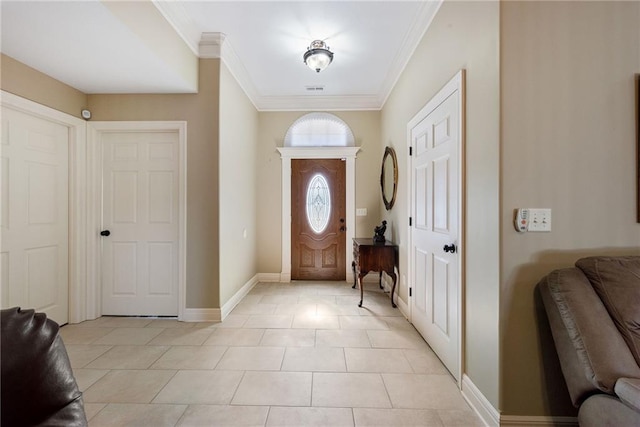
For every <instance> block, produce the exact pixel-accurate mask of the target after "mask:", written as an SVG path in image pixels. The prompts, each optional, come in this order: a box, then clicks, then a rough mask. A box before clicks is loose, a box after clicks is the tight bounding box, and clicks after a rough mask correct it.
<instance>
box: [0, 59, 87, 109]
mask: <svg viewBox="0 0 640 427" xmlns="http://www.w3.org/2000/svg"><path fill="white" fill-rule="evenodd" d="M0 88H2V90H4V91H7V92H11V93H13V94H14V95H18V96H21V97H23V98H26V99H29V100H31V101H33V102H37V103H38V104H42V105H46V106H47V107H50V108H53V109H55V110H58V111H62V112H64V113H67V114H70V115H72V116H74V117H78V118H80V112H81V111H82V109H83V108H85V107H86V106H87V95H85V94H84V93H82V92H80V91H79V90H77V89H74V88H72V87H71V86H67V85H66V84H64V83H61V82H60V81H58V80H55V79H53V78H51V77H49V76H47V75H46V74H43V73H41V72H40V71H37V70H34V69H33V68H30V67H27V66H26V65H24V64H23V63H21V62H18V61H16V60H15V59H13V58H11V57H9V56H6V55H4V54H1V55H0Z"/></svg>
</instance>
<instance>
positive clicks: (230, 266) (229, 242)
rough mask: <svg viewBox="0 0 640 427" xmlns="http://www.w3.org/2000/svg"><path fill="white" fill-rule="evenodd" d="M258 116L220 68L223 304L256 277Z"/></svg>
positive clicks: (226, 73) (239, 89)
mask: <svg viewBox="0 0 640 427" xmlns="http://www.w3.org/2000/svg"><path fill="white" fill-rule="evenodd" d="M257 156H258V111H257V110H256V108H255V107H254V106H253V104H252V103H251V101H250V100H249V98H247V96H246V94H245V93H244V92H243V90H242V88H241V87H240V86H239V85H238V83H237V81H236V80H235V78H234V77H233V75H231V73H230V72H229V70H228V69H227V67H226V65H224V64H222V66H221V67H220V157H219V162H220V178H219V179H220V248H221V250H220V304H221V305H224V304H225V303H226V302H227V301H228V300H229V299H230V298H231V297H232V296H233V295H234V294H235V293H236V292H238V291H239V290H240V288H242V286H243V285H244V284H245V283H247V282H248V281H249V280H250V279H251V278H252V277H254V276H255V275H256V273H258V270H257V252H256V246H257V243H256V231H257V227H256V219H257V215H259V211H258V209H256V197H257V190H256V187H257V183H258V178H257V170H256V164H257Z"/></svg>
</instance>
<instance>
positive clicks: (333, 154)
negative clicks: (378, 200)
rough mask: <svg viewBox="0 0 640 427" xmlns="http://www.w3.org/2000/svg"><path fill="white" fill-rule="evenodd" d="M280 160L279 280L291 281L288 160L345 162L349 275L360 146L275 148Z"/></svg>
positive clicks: (289, 176) (346, 272)
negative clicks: (280, 236)
mask: <svg viewBox="0 0 640 427" xmlns="http://www.w3.org/2000/svg"><path fill="white" fill-rule="evenodd" d="M277 150H278V152H279V153H280V157H281V158H282V193H281V194H282V268H281V270H282V271H281V273H280V281H281V282H284V283H288V282H290V281H291V160H292V159H344V160H345V161H346V163H347V164H346V171H345V180H346V193H345V198H346V205H345V206H346V216H347V217H346V221H347V225H346V226H347V230H346V232H347V236H346V248H345V249H346V251H345V255H346V262H345V274H346V276H345V277H347V278H348V277H349V274H350V273H351V263H352V262H353V251H352V250H350V249H351V245H352V241H353V238H354V237H355V228H356V227H355V225H356V209H355V206H356V156H357V154H358V151H360V147H278V148H277Z"/></svg>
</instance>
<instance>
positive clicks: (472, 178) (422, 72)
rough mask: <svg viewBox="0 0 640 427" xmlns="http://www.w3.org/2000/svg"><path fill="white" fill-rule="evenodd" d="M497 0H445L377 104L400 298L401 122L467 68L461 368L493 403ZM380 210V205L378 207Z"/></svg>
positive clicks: (403, 267)
mask: <svg viewBox="0 0 640 427" xmlns="http://www.w3.org/2000/svg"><path fill="white" fill-rule="evenodd" d="M499 12H500V11H499V4H498V3H497V2H458V1H445V2H444V3H443V5H442V6H441V8H440V10H439V12H438V14H437V15H436V17H435V18H434V21H433V23H432V25H431V27H430V28H429V30H428V31H427V33H426V34H425V36H424V37H423V39H422V41H421V43H420V44H419V46H418V48H417V49H416V51H415V53H414V55H413V57H412V58H411V60H410V61H409V63H408V65H407V67H406V69H405V70H404V72H403V73H402V76H401V77H400V79H399V80H398V83H397V84H396V86H395V87H394V89H393V91H392V93H391V96H390V97H389V99H388V100H387V102H386V104H385V105H384V108H383V110H382V143H383V145H390V146H393V147H394V148H395V150H396V152H397V155H398V163H399V187H398V199H397V202H396V205H395V206H394V208H393V209H392V210H391V211H390V212H389V213H388V214H387V219H388V220H389V222H390V224H391V225H392V232H393V235H394V240H396V241H397V242H398V243H399V244H400V275H401V280H400V297H401V298H402V299H403V300H404V301H408V298H407V294H408V291H407V277H408V271H407V257H408V253H407V250H408V246H407V245H408V242H407V238H408V237H407V235H408V231H407V230H408V228H407V227H408V218H409V208H408V199H407V197H408V194H407V181H408V179H409V171H408V157H407V156H408V150H407V128H406V126H407V123H408V122H409V121H410V120H411V118H412V117H413V116H414V115H415V114H416V113H418V111H419V110H420V109H421V108H422V107H423V106H424V105H425V104H426V103H427V102H428V101H429V100H430V99H431V97H433V96H434V95H435V94H436V93H437V92H438V91H439V90H440V88H442V86H444V85H445V84H446V83H447V82H448V81H449V80H450V79H451V78H452V77H453V76H454V75H455V74H456V73H457V72H458V71H459V70H460V69H465V70H466V88H467V97H466V101H467V105H466V116H467V118H466V132H467V134H466V149H465V150H464V151H465V156H466V161H467V165H466V180H465V187H466V196H465V197H464V203H465V205H466V209H465V210H464V212H463V215H465V217H466V220H465V228H466V237H465V240H464V243H465V244H464V245H463V248H465V249H464V251H465V254H466V262H465V270H466V283H465V292H464V298H465V300H466V305H465V313H464V319H465V322H464V330H465V342H466V352H465V356H464V363H465V366H466V367H465V369H464V372H465V373H466V374H467V375H468V376H469V377H470V378H471V380H472V381H473V383H474V384H475V385H476V386H477V387H478V388H479V389H480V391H481V392H482V393H483V394H484V395H485V397H486V398H487V399H489V401H490V402H491V403H492V404H493V406H494V407H496V408H498V407H499V348H498V340H499V328H498V322H499V318H498V312H499V305H498V304H499V278H498V270H499V248H498V234H499V225H498V213H499V181H498V179H499V169H498V168H499V163H498V158H499V139H500V134H499V118H500V117H499V56H498V47H499V46H498V44H499ZM382 209H384V208H382Z"/></svg>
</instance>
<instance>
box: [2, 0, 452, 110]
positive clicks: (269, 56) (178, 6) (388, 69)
mask: <svg viewBox="0 0 640 427" xmlns="http://www.w3.org/2000/svg"><path fill="white" fill-rule="evenodd" d="M440 4H441V1H440V0H432V1H378V0H376V1H335V0H334V1H290V2H285V1H242V0H236V1H191V0H183V1H158V0H140V1H134V2H127V1H124V2H123V1H104V0H103V1H100V0H84V1H10V0H3V1H1V2H0V7H1V10H0V12H1V31H2V32H1V35H2V39H1V42H0V49H1V51H2V53H4V54H6V55H8V56H10V57H12V58H14V59H16V60H18V61H20V62H22V63H24V64H26V65H28V66H30V67H32V68H35V69H37V70H39V71H41V72H43V73H45V74H48V75H50V76H52V77H54V78H56V79H58V80H60V81H62V82H64V83H66V84H68V85H70V86H72V87H75V88H76V89H78V90H81V91H82V92H85V93H87V94H99V93H193V92H196V91H197V58H198V57H212V56H214V57H221V58H222V60H223V62H224V63H225V65H226V66H227V68H228V69H229V70H230V72H231V73H232V75H233V76H234V77H235V78H236V80H237V81H238V82H239V84H240V85H241V86H242V88H243V89H244V91H245V92H246V93H247V95H248V96H249V98H250V99H251V101H252V102H253V103H254V105H255V106H256V108H258V109H259V110H262V111H264V110H302V109H323V110H339V109H347V110H348V109H380V108H381V107H382V105H383V104H384V102H385V100H386V98H387V96H388V95H389V93H390V91H391V89H392V88H393V85H394V84H395V82H396V81H397V79H398V77H399V75H400V73H401V72H402V70H403V69H404V66H405V65H406V63H407V61H408V60H409V58H410V57H411V54H412V53H413V51H414V50H415V48H416V46H417V44H418V42H419V41H420V39H421V38H422V36H423V34H424V32H425V31H426V29H427V27H428V26H429V24H430V22H431V20H432V19H433V16H434V15H435V13H436V12H437V10H438V8H439V6H440ZM203 35H204V36H203ZM315 39H320V40H324V41H325V42H326V43H327V45H328V46H329V47H330V49H331V50H332V51H333V52H334V61H333V63H332V64H331V65H330V66H329V67H328V68H327V69H326V70H324V71H322V72H321V73H316V72H315V71H313V70H311V69H309V68H308V67H307V66H305V64H304V63H303V61H302V55H303V53H304V52H305V51H306V48H307V46H309V44H310V43H311V42H312V41H313V40H315ZM207 40H209V45H216V46H217V51H216V50H215V49H214V53H213V55H211V52H210V50H205V49H204V48H203V43H204V44H205V45H206V44H207V43H206V41H207ZM319 88H321V89H319Z"/></svg>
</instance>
